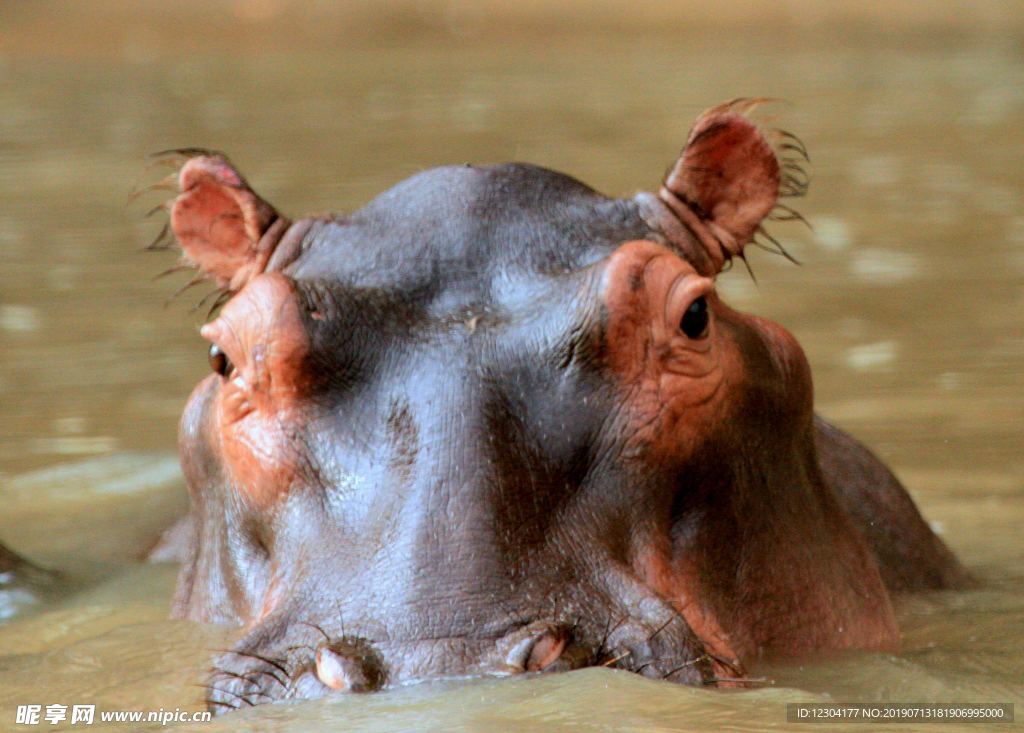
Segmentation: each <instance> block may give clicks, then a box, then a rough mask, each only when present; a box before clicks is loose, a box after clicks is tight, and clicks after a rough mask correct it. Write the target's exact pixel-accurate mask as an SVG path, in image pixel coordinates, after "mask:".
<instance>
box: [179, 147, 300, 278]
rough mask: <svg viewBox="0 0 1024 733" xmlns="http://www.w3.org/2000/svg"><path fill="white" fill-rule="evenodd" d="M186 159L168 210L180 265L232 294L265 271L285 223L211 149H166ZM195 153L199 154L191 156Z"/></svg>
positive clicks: (229, 165)
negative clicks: (191, 268) (185, 266)
mask: <svg viewBox="0 0 1024 733" xmlns="http://www.w3.org/2000/svg"><path fill="white" fill-rule="evenodd" d="M168 153H171V154H178V155H181V157H184V158H186V161H185V163H184V165H182V167H181V169H180V171H179V172H178V175H177V179H178V180H177V184H178V189H179V193H178V195H177V196H176V197H175V198H174V199H173V200H172V201H171V202H169V204H167V205H165V208H169V209H170V229H171V231H173V233H174V235H175V237H176V239H177V241H178V244H179V246H180V247H181V251H182V254H183V255H184V263H185V264H186V265H188V266H192V267H195V268H196V269H198V270H199V271H200V273H201V274H200V275H199V277H200V278H208V279H211V280H213V281H214V282H215V283H216V285H217V286H218V287H219V288H222V289H224V290H226V291H230V292H234V291H237V290H240V289H241V287H242V286H243V285H244V284H245V283H246V282H248V281H249V280H250V279H252V278H253V277H254V276H255V275H257V274H259V273H260V272H262V271H263V269H264V268H265V266H266V263H267V260H268V258H269V257H270V255H271V254H272V252H273V246H272V244H273V242H274V241H276V239H277V237H271V238H264V235H265V234H267V232H268V231H271V230H273V232H274V233H276V234H278V235H279V234H280V232H281V231H283V229H284V228H286V227H287V225H288V223H289V222H288V221H287V220H286V219H284V218H283V217H281V216H280V215H279V214H278V213H277V211H276V210H275V209H274V207H273V206H271V205H270V204H269V203H267V202H266V201H264V200H263V199H262V198H260V197H259V195H257V194H256V192H255V191H253V190H252V188H250V187H249V184H248V183H247V182H246V180H245V179H244V178H243V177H242V175H241V174H240V173H239V172H238V171H237V170H236V169H235V167H234V166H233V165H232V164H231V162H230V161H228V159H227V158H226V157H225V156H223V155H222V154H220V153H213V152H209V151H191V150H185V151H168ZM193 153H197V154H194V155H193Z"/></svg>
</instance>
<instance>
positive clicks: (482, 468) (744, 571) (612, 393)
mask: <svg viewBox="0 0 1024 733" xmlns="http://www.w3.org/2000/svg"><path fill="white" fill-rule="evenodd" d="M745 112H746V106H745V105H744V104H742V103H733V104H730V105H723V106H722V107H718V108H714V109H712V110H709V111H708V112H706V113H705V114H704V115H702V116H701V118H700V119H699V120H698V121H697V123H696V125H695V127H694V129H693V131H692V132H691V135H690V138H689V140H688V143H687V146H686V148H685V149H684V151H683V153H682V155H681V157H680V160H679V162H678V163H677V165H676V166H675V168H673V169H672V171H671V173H670V174H669V176H668V178H666V180H665V182H664V184H663V186H662V187H661V189H660V191H659V193H658V194H656V195H655V194H640V195H638V196H637V197H635V198H633V199H626V200H619V199H610V198H606V197H604V196H602V195H600V194H598V193H596V192H594V191H593V190H591V189H590V188H588V187H586V186H584V185H583V184H581V183H579V182H577V181H575V180H573V179H571V178H569V177H567V176H564V175H561V174H558V173H554V172H551V171H548V170H544V169H541V168H537V167H533V166H528V165H521V164H507V165H498V166H492V167H487V168H478V167H472V166H463V167H448V168H439V169H434V170H430V171H426V172H423V173H420V174H418V175H416V176H413V177H412V178H410V179H408V180H406V181H404V182H402V183H400V184H398V185H397V186H395V187H394V188H392V189H391V190H389V191H387V192H385V193H384V194H382V195H381V196H379V197H378V198H377V199H375V200H374V201H373V202H371V203H370V204H369V205H367V206H366V207H365V208H363V209H361V210H359V211H357V212H355V213H353V214H351V215H348V216H337V217H320V218H307V219H300V220H298V221H295V222H293V221H291V220H289V219H286V218H284V217H282V216H281V215H280V214H278V213H277V212H276V210H274V208H273V207H272V206H270V204H268V203H266V202H265V201H263V200H262V199H261V198H259V197H258V196H257V195H256V194H255V193H254V192H253V191H252V190H251V188H250V187H249V186H248V184H247V183H246V182H245V180H244V179H243V178H242V176H241V175H240V174H239V173H238V172H237V171H236V170H235V169H234V168H233V167H232V166H231V164H230V163H229V162H228V161H227V159H226V158H224V157H223V156H221V155H219V154H203V153H199V152H197V151H189V152H188V153H187V154H185V155H183V156H182V158H183V161H184V162H183V166H182V168H181V171H180V173H179V176H178V180H179V186H180V189H181V193H180V194H179V195H178V196H177V198H176V199H175V201H174V203H173V205H172V207H171V224H172V229H173V232H174V233H175V235H176V240H177V242H178V243H179V244H180V247H181V250H182V257H183V259H184V260H185V262H186V263H188V264H191V265H194V266H195V267H196V268H197V270H198V271H199V272H200V275H201V276H203V277H206V278H208V279H211V280H213V281H215V282H216V284H217V285H218V287H219V288H221V291H222V293H223V297H222V300H223V301H224V303H223V308H222V309H221V310H220V312H219V314H218V316H217V317H216V319H215V320H212V321H211V322H209V323H208V324H207V325H205V326H204V327H203V328H202V332H201V333H202V336H203V338H205V339H206V340H207V341H208V342H209V348H210V364H211V369H212V371H213V373H212V374H211V375H210V376H208V377H207V378H206V379H204V380H203V381H202V382H201V383H200V384H199V385H198V386H197V387H196V389H195V391H194V392H193V395H192V397H191V398H190V401H189V403H188V406H187V407H186V409H185V412H184V415H183V418H182V422H181V430H180V452H181V457H182V466H183V469H184V473H185V477H186V480H187V483H188V487H189V491H190V494H191V499H192V514H191V520H190V521H191V525H190V526H191V531H190V536H189V538H188V547H187V551H186V552H185V553H184V557H183V560H184V565H183V569H182V572H181V576H180V579H179V584H178V590H177V594H176V598H175V603H174V613H175V615H177V616H179V617H186V618H191V619H196V620H203V621H228V622H236V623H241V624H242V625H243V626H244V627H245V631H244V634H243V636H242V638H241V639H240V640H239V642H238V643H237V645H236V646H235V647H234V648H233V649H232V650H231V651H230V652H227V653H225V654H224V655H222V656H221V657H219V658H218V659H217V661H216V662H215V666H214V672H213V675H212V677H211V679H210V682H209V703H210V705H211V707H212V708H213V709H214V710H217V711H224V710H230V709H233V708H237V707H240V706H244V705H251V704H257V703H260V702H266V701H270V700H275V699H283V698H290V697H317V696H321V695H324V694H328V693H331V692H333V691H349V692H362V691H370V690H376V689H381V688H384V687H387V686H393V685H401V684H407V683H410V682H415V681H419V680H423V679H434V678H443V677H462V676H467V675H508V674H516V673H524V672H539V671H551V670H568V669H574V668H578V667H583V666H592V665H607V666H614V667H618V668H622V669H628V670H632V671H635V672H638V673H640V674H643V675H646V676H650V677H657V678H665V679H669V680H673V681H679V682H685V683H689V684H707V685H716V684H717V685H729V684H738V683H742V682H743V680H744V674H745V672H744V668H745V665H746V664H747V663H748V662H749V660H752V659H756V658H758V657H760V656H762V655H765V654H775V653H780V654H804V653H810V652H815V651H820V650H827V649H841V648H851V647H858V648H889V647H892V646H893V645H894V644H895V643H896V640H897V638H898V631H897V629H896V626H895V622H894V619H893V614H892V608H891V605H890V600H889V596H888V593H887V590H886V587H885V584H884V581H883V575H884V574H886V573H887V572H888V571H887V570H886V568H884V567H881V566H880V562H879V560H878V557H879V551H878V548H876V547H874V546H873V545H872V544H871V542H870V538H866V537H865V534H864V531H863V530H862V529H861V528H860V527H859V526H858V523H857V518H856V516H854V515H852V514H851V512H850V511H849V510H848V508H847V506H845V505H844V501H845V500H846V499H845V497H848V496H850V495H852V493H854V489H860V488H863V487H862V486H861V485H860V484H856V482H853V483H851V480H850V479H849V478H848V477H847V476H845V474H844V472H843V470H842V467H843V466H844V465H846V463H847V462H848V461H847V460H846V459H849V460H853V458H854V457H856V458H857V460H860V461H864V460H869V461H874V459H873V458H871V457H870V454H867V453H866V450H864V449H862V448H861V447H860V446H859V444H853V446H852V447H851V446H849V445H846V444H844V447H843V448H842V450H841V451H840V453H839V454H838V459H837V463H836V465H837V466H838V468H837V469H834V470H833V471H832V474H831V475H826V474H825V473H824V472H823V470H822V464H821V461H820V460H819V457H818V451H819V449H820V448H819V447H817V446H816V443H817V444H820V443H821V442H822V440H825V441H826V442H827V443H828V445H827V446H826V447H828V446H832V445H833V444H834V443H835V440H836V439H834V438H830V437H829V436H831V435H832V433H827V431H826V427H828V428H831V426H827V424H825V423H823V422H822V421H820V419H817V418H815V416H814V413H813V400H812V387H811V376H810V369H809V367H808V364H807V361H806V358H805V357H804V354H803V352H802V350H801V349H800V347H799V345H798V344H797V342H796V341H795V339H794V338H793V337H792V336H791V335H790V334H789V333H788V332H787V331H785V330H784V329H783V328H782V327H781V326H778V325H776V324H773V323H771V322H769V321H766V320H763V319H760V318H757V317H754V316H749V315H745V314H741V313H738V312H737V311H734V310H732V309H730V308H729V307H728V306H726V305H725V304H724V303H723V302H722V301H721V299H720V298H719V297H718V295H717V294H716V292H715V277H716V275H717V274H718V273H719V272H720V271H721V269H722V267H723V266H724V264H725V263H726V262H728V261H729V260H730V259H731V258H733V257H737V256H742V251H743V246H744V245H746V244H747V243H749V242H750V241H752V240H753V238H754V237H756V236H758V234H759V232H763V228H762V221H763V220H764V219H765V217H767V216H768V215H769V213H770V212H771V211H772V210H773V209H774V208H775V207H776V206H777V200H778V198H779V196H780V194H785V193H790V194H794V193H799V192H800V190H799V189H800V185H799V182H800V179H799V178H798V176H797V174H796V173H794V171H795V170H797V169H798V166H797V164H796V162H795V160H794V159H793V158H792V156H790V157H787V155H786V154H785V152H786V151H787V150H789V151H793V150H799V149H800V148H799V146H798V145H796V144H794V143H793V142H792V138H788V137H785V136H781V137H779V136H776V138H777V139H775V141H774V142H773V138H772V133H771V131H764V130H762V129H761V128H759V127H758V126H757V125H756V124H754V123H753V122H752V121H751V120H750V119H749V118H748V117H747V116H746V114H745ZM823 435H824V436H825V437H824V438H823V437H822V436H823ZM836 435H840V436H841V434H839V433H838V432H836ZM842 438H844V439H845V436H842ZM828 441H831V442H828ZM830 455H833V457H835V455H836V454H835V453H834V452H833V453H831V454H830ZM865 455H866V456H868V457H869V458H867V459H865ZM875 463H877V462H875ZM871 465H872V466H873V465H875V464H874V463H872V464H871ZM879 470H884V468H879ZM887 475H888V474H887ZM893 481H895V480H894V479H893ZM894 485H895V488H892V487H890V488H888V489H884V490H888V491H892V492H902V487H899V485H898V483H896V484H894ZM851 487H853V488H851ZM878 490H879V491H881V490H883V489H878ZM901 496H902V494H901ZM884 519H885V521H889V522H891V523H893V524H894V525H898V526H900V527H902V528H903V529H904V530H905V532H904V534H905V535H906V536H908V537H911V538H912V539H913V541H915V542H916V543H917V547H918V549H920V546H921V545H922V544H927V543H931V545H929V547H931V548H932V550H930V551H929V552H930V553H931V554H930V555H929V557H932V558H933V559H932V561H931V562H932V564H933V565H934V566H935V567H941V568H945V569H946V570H945V571H944V572H945V574H944V575H942V578H943V580H942V581H941V582H943V583H947V584H948V583H951V582H953V579H955V578H959V577H960V576H959V575H958V573H960V572H961V571H960V570H959V567H958V566H956V564H955V560H953V559H952V556H951V555H949V554H948V551H946V550H945V548H944V547H942V546H941V543H940V542H938V540H937V539H935V538H934V537H933V536H932V535H931V533H930V532H929V531H928V530H927V528H926V527H924V525H923V522H922V521H921V520H920V517H919V515H917V513H916V510H913V507H912V505H911V508H910V510H908V512H904V514H900V515H899V516H895V517H885V518H884ZM919 524H920V526H919ZM915 533H916V534H915ZM936 543H937V544H936ZM943 553H945V554H943ZM918 554H919V555H920V554H921V553H920V552H919V553H918ZM940 575H941V573H940ZM936 582H938V581H936Z"/></svg>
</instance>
